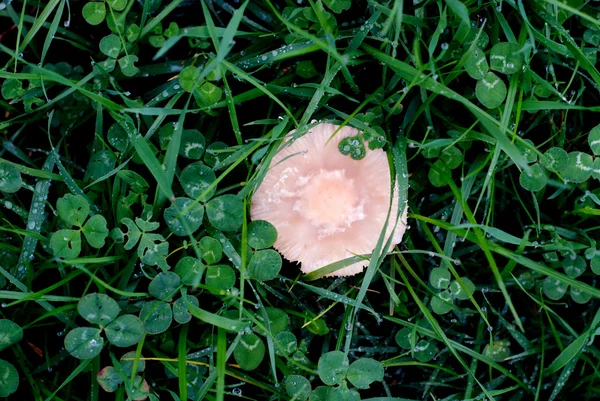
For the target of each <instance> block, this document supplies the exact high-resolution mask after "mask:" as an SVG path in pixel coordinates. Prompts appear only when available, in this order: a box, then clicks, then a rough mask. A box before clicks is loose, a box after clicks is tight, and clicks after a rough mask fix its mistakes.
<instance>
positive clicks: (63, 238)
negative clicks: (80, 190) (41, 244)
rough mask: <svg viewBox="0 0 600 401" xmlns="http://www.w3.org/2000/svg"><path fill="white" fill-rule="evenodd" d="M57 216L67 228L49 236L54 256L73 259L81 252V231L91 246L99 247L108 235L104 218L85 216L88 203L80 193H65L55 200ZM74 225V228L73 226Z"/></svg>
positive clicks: (88, 206)
mask: <svg viewBox="0 0 600 401" xmlns="http://www.w3.org/2000/svg"><path fill="white" fill-rule="evenodd" d="M56 210H57V212H58V217H60V219H61V220H62V222H63V223H64V225H65V226H66V227H68V228H67V229H62V230H58V231H57V232H55V233H54V234H52V237H50V247H51V248H52V252H53V253H54V256H56V257H59V258H64V259H74V258H76V257H77V256H79V253H80V252H81V233H83V236H84V237H85V239H86V240H87V242H88V244H90V246H91V247H93V248H96V249H100V248H102V247H103V246H104V241H105V239H106V237H107V236H108V228H107V227H106V219H105V218H104V217H103V216H101V215H99V214H96V215H93V216H92V217H90V218H89V219H88V218H87V217H88V215H89V213H90V204H89V203H88V201H87V200H86V199H85V198H84V197H83V196H81V195H71V194H67V195H65V196H63V197H62V198H60V199H59V200H58V201H57V202H56ZM73 227H75V229H74V228H73Z"/></svg>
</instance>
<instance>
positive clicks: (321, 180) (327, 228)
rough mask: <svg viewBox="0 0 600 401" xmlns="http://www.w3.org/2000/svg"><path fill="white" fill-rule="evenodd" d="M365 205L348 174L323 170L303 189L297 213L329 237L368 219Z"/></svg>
mask: <svg viewBox="0 0 600 401" xmlns="http://www.w3.org/2000/svg"><path fill="white" fill-rule="evenodd" d="M363 205H364V201H363V199H362V197H361V196H360V194H359V193H358V188H356V186H355V185H354V180H352V179H351V178H348V177H347V176H346V172H345V170H321V171H320V172H319V173H317V174H315V175H314V176H312V177H311V178H310V180H309V181H308V182H307V184H306V185H305V186H304V187H303V189H302V191H301V193H300V196H299V199H298V201H297V202H296V205H295V207H294V210H296V211H297V212H299V213H300V214H301V215H302V216H304V217H305V218H306V219H308V220H310V222H311V223H312V224H313V225H314V226H317V227H321V228H322V231H321V232H320V234H321V235H323V236H326V235H329V234H333V233H334V232H336V231H344V230H345V227H350V225H351V224H352V223H353V222H355V221H357V220H362V219H364V217H365V216H364V211H363V209H364V208H363Z"/></svg>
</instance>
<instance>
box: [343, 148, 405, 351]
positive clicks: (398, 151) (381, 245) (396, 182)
mask: <svg viewBox="0 0 600 401" xmlns="http://www.w3.org/2000/svg"><path fill="white" fill-rule="evenodd" d="M390 164H391V166H392V167H393V169H390V173H391V174H394V175H392V177H393V179H392V182H391V196H392V197H393V196H394V193H395V192H396V188H397V191H398V206H397V207H398V211H397V212H398V213H397V214H396V215H397V216H398V217H397V218H398V220H397V221H391V220H390V216H392V215H393V214H394V211H392V205H393V202H392V199H390V203H389V207H388V211H387V216H386V218H385V223H384V224H383V228H382V230H381V233H380V235H379V239H378V240H377V245H376V246H375V249H374V250H373V253H372V254H371V259H370V261H369V265H368V267H367V270H366V272H365V275H364V278H363V282H362V284H361V286H360V290H359V292H358V294H357V296H356V305H354V307H353V311H352V314H351V317H350V320H349V324H351V325H354V324H355V323H356V321H357V318H358V312H359V311H360V308H359V306H361V305H362V302H363V299H364V298H365V296H366V294H367V290H368V289H369V285H370V284H371V280H373V277H374V276H375V273H376V272H377V269H378V268H379V266H380V265H381V263H383V259H384V258H385V255H386V253H387V249H389V247H390V244H391V241H392V236H390V237H389V238H388V239H387V240H386V232H387V228H388V225H389V224H393V225H394V227H395V226H396V224H401V219H402V217H401V216H402V214H403V213H402V212H403V211H404V209H405V208H407V207H408V170H407V162H406V140H405V139H404V137H403V136H399V138H398V140H397V142H396V144H395V145H394V146H393V147H392V155H391V161H390ZM351 343H352V332H349V333H348V335H347V336H346V342H345V346H344V352H345V353H346V355H348V353H349V352H350V345H351Z"/></svg>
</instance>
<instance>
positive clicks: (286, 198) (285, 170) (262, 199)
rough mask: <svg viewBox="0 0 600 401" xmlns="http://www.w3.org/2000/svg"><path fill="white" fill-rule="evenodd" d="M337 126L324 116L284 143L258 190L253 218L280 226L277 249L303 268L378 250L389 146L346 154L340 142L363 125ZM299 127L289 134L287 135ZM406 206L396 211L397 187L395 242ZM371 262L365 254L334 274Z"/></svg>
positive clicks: (391, 228) (390, 230)
mask: <svg viewBox="0 0 600 401" xmlns="http://www.w3.org/2000/svg"><path fill="white" fill-rule="evenodd" d="M338 128H339V126H338V125H333V124H327V123H322V124H319V125H317V126H315V127H313V128H312V129H310V130H309V131H308V132H307V133H306V134H305V135H303V136H301V137H299V138H298V139H295V140H293V141H292V142H291V143H286V144H284V145H283V146H282V147H281V148H280V149H279V151H278V153H277V154H276V155H275V156H274V157H273V158H272V160H271V165H270V166H269V170H268V171H267V173H266V175H265V177H264V180H263V182H262V183H261V185H260V186H259V187H258V188H257V190H256V192H255V193H254V196H253V198H252V207H251V218H252V220H266V221H268V222H270V223H271V224H273V225H274V226H275V228H276V229H277V233H278V237H277V241H276V242H275V244H274V247H275V249H277V250H278V251H279V252H280V253H281V254H282V255H283V256H284V257H285V258H286V259H288V260H290V261H292V262H294V261H296V262H300V263H301V270H302V272H304V273H309V272H311V271H314V270H316V269H318V268H321V267H323V266H326V265H328V264H330V263H333V262H336V261H339V260H342V259H346V258H349V257H352V256H355V255H363V254H370V253H372V252H373V250H374V249H375V247H376V244H377V241H378V239H379V236H380V235H381V232H382V230H383V227H384V224H385V221H386V217H387V213H388V209H389V205H390V192H391V177H390V167H389V164H388V159H387V155H386V153H385V152H384V151H383V150H381V149H376V150H370V149H367V150H366V154H365V157H364V158H362V159H361V160H354V159H352V158H351V157H349V156H345V155H343V154H342V153H340V150H339V149H338V144H339V142H340V141H341V140H342V139H344V138H346V137H351V136H356V135H357V134H358V131H357V130H356V129H355V128H351V127H347V126H346V127H343V128H341V129H339V131H338V132H337V133H336V134H335V136H334V137H333V138H332V135H333V134H334V132H335V131H336V130H337V129H338ZM293 133H294V131H292V132H290V134H288V138H289V139H291V137H292V134H293ZM406 212H407V208H406V207H405V208H404V214H403V216H402V218H401V219H398V191H397V190H396V191H394V197H393V199H392V208H391V212H390V218H389V222H388V226H387V230H386V237H385V240H386V241H387V240H388V238H389V237H390V236H391V238H392V240H391V246H390V249H389V250H391V248H393V246H394V245H396V244H398V243H400V241H401V240H402V236H403V234H404V231H405V229H406V217H407V216H406ZM396 221H397V224H396ZM389 250H388V251H389ZM368 263H369V262H368V260H361V261H359V262H357V263H354V264H351V265H349V266H346V267H344V268H342V269H340V270H337V271H335V272H333V273H331V274H330V276H351V275H354V274H357V273H360V272H361V271H362V270H363V268H364V267H365V266H366V265H367V264H368Z"/></svg>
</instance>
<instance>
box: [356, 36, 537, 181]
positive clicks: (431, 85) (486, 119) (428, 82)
mask: <svg viewBox="0 0 600 401" xmlns="http://www.w3.org/2000/svg"><path fill="white" fill-rule="evenodd" d="M363 48H364V49H365V50H366V52H367V53H369V54H371V55H373V56H375V57H376V58H377V59H379V60H380V61H381V62H383V63H385V64H387V65H388V66H389V67H390V68H391V69H392V70H394V71H395V72H396V73H397V74H398V75H400V76H401V77H402V78H404V79H407V80H408V81H415V82H416V85H418V86H419V87H422V88H424V89H427V90H430V91H432V92H435V93H438V94H440V95H442V96H445V97H447V98H449V99H451V100H456V101H458V102H460V103H462V104H463V105H464V106H465V107H467V108H468V109H469V111H471V113H473V115H474V116H475V117H477V119H478V120H479V122H480V123H481V124H482V125H483V126H484V128H485V129H486V130H488V131H489V133H490V134H492V136H493V137H494V139H496V141H497V143H498V145H499V146H500V147H501V148H502V150H503V151H504V152H505V153H506V154H507V155H508V156H509V157H510V158H511V159H512V160H513V162H515V164H516V165H518V166H519V167H521V168H523V169H524V170H528V169H529V166H528V165H527V162H526V160H525V157H524V156H523V154H522V153H521V152H520V151H519V149H517V147H516V146H515V145H514V144H513V143H512V142H511V141H510V140H509V139H508V137H507V136H506V134H505V132H503V131H501V130H500V129H499V128H498V126H499V123H498V121H497V120H495V119H494V118H492V117H491V116H490V115H489V114H488V113H486V112H485V111H483V110H482V109H481V108H480V107H478V106H476V105H475V104H473V103H472V102H470V101H469V100H468V99H467V98H465V97H464V96H461V95H459V94H458V93H457V92H455V91H453V90H452V89H449V88H448V87H446V86H444V85H442V84H440V83H439V82H437V81H435V80H434V79H432V78H431V77H428V76H427V75H425V74H424V73H422V72H420V71H419V70H417V69H416V68H414V67H412V66H410V65H408V64H406V63H404V62H402V61H400V60H397V59H393V58H391V57H390V56H388V55H387V54H385V53H383V52H381V51H379V50H377V49H375V48H374V47H371V46H369V45H363Z"/></svg>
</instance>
